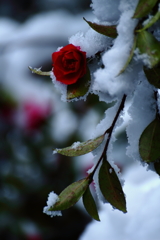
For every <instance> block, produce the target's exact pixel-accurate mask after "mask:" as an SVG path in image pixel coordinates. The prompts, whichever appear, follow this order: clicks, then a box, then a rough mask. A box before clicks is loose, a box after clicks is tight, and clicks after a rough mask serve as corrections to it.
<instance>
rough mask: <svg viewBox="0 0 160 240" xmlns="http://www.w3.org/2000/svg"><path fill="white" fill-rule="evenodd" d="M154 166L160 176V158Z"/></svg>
mask: <svg viewBox="0 0 160 240" xmlns="http://www.w3.org/2000/svg"><path fill="white" fill-rule="evenodd" d="M154 168H155V170H156V173H157V174H158V175H159V176H160V160H158V161H156V162H155V163H154Z"/></svg>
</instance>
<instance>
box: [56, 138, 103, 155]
mask: <svg viewBox="0 0 160 240" xmlns="http://www.w3.org/2000/svg"><path fill="white" fill-rule="evenodd" d="M103 139H104V135H101V136H100V137H97V138H95V139H90V140H88V141H86V142H82V143H73V144H72V146H70V147H66V148H61V149H60V148H59V149H58V148H56V149H54V151H55V152H57V153H60V154H62V155H65V156H69V157H76V156H80V155H84V154H86V153H89V152H91V151H93V150H94V149H96V148H97V147H98V146H99V145H100V144H101V143H102V141H103Z"/></svg>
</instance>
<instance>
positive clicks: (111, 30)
mask: <svg viewBox="0 0 160 240" xmlns="http://www.w3.org/2000/svg"><path fill="white" fill-rule="evenodd" d="M83 19H84V20H85V21H86V22H87V23H88V25H89V26H90V27H91V28H92V29H94V30H95V31H96V32H98V33H100V34H103V35H105V36H107V37H111V38H116V37H117V35H118V34H117V29H116V27H117V26H116V25H111V26H105V25H100V24H97V23H92V22H90V21H87V20H86V19H85V18H83Z"/></svg>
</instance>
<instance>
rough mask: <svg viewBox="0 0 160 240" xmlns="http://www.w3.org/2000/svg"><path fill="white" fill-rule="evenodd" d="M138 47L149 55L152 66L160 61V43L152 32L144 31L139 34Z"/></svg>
mask: <svg viewBox="0 0 160 240" xmlns="http://www.w3.org/2000/svg"><path fill="white" fill-rule="evenodd" d="M137 48H139V51H140V53H141V54H144V53H146V54H147V55H148V57H149V61H150V66H151V67H154V66H155V65H157V64H158V63H159V62H160V43H159V42H158V40H157V39H156V38H155V37H154V36H153V35H152V34H151V33H149V32H147V31H143V32H140V33H139V34H138V36H137Z"/></svg>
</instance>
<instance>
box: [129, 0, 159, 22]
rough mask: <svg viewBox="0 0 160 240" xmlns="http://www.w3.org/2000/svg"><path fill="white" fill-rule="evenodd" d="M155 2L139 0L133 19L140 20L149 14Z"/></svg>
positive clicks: (155, 0)
mask: <svg viewBox="0 0 160 240" xmlns="http://www.w3.org/2000/svg"><path fill="white" fill-rule="evenodd" d="M157 1H158V0H140V1H139V3H138V5H137V7H136V10H135V13H134V15H133V18H141V17H144V16H146V15H147V14H148V13H149V12H151V10H152V8H153V7H154V6H155V4H156V3H157Z"/></svg>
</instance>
